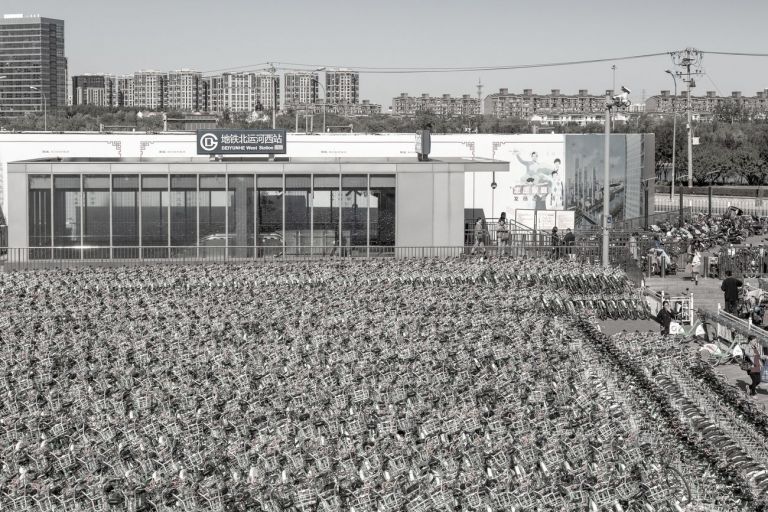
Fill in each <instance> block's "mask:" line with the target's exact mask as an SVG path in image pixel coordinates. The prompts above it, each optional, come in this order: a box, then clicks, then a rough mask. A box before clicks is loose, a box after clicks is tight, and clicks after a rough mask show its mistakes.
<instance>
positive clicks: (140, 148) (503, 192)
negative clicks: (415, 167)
mask: <svg viewBox="0 0 768 512" xmlns="http://www.w3.org/2000/svg"><path fill="white" fill-rule="evenodd" d="M414 142H415V136H414V135H413V134H408V133H406V134H381V135H371V134H317V135H305V134H291V133H289V134H288V156H291V157H326V158H332V157H368V158H371V157H382V158H383V157H413V158H414V160H415V159H416V155H415V152H414ZM515 149H517V150H518V151H520V153H521V154H523V155H525V154H526V153H527V154H528V155H530V152H531V150H536V151H537V152H538V153H539V155H540V159H541V160H542V161H546V162H549V161H550V160H552V157H554V156H555V155H562V153H563V151H564V136H563V135H552V134H541V135H501V134H488V135H485V134H483V135H476V134H457V135H433V136H432V153H431V156H433V157H435V158H439V157H463V158H492V159H497V160H506V161H510V162H513V163H512V167H511V169H512V171H513V173H512V174H511V175H509V176H508V177H504V176H498V175H497V176H496V177H495V179H496V182H497V183H499V187H498V188H497V189H496V190H495V191H493V190H492V189H491V181H492V180H493V176H491V175H490V174H487V173H482V174H480V173H478V174H477V175H475V174H474V173H467V174H466V175H465V186H464V206H465V207H467V208H484V209H485V211H486V215H489V216H493V217H497V216H498V215H499V213H500V212H501V211H502V210H501V208H503V207H504V206H505V205H506V204H507V203H508V202H509V201H508V197H506V196H508V194H509V190H508V189H509V184H507V181H510V183H511V181H513V180H514V176H513V175H516V174H515V173H519V165H520V164H519V163H517V160H516V158H515V156H514V153H513V151H514V150H515ZM56 156H60V157H62V158H74V157H81V158H82V157H91V158H139V157H146V158H174V157H177V158H178V157H195V156H197V154H196V145H195V134H194V133H160V134H146V133H137V132H124V133H112V134H106V133H87V132H73V133H65V134H54V133H0V164H2V182H1V183H0V205H2V207H3V209H4V210H5V209H6V208H5V205H6V193H5V191H6V184H7V183H8V181H7V179H8V174H7V167H6V165H5V164H6V162H12V161H17V160H30V159H35V158H50V157H56ZM560 158H561V159H562V156H560ZM565 172H567V171H566V170H565V169H561V171H560V173H561V179H562V181H563V182H565Z"/></svg>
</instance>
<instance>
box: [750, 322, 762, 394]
mask: <svg viewBox="0 0 768 512" xmlns="http://www.w3.org/2000/svg"><path fill="white" fill-rule="evenodd" d="M748 341H749V351H750V353H751V354H752V355H751V356H750V357H751V358H752V366H751V367H750V369H749V371H748V372H747V373H749V377H750V379H752V383H751V384H750V385H749V396H755V395H757V386H759V385H760V372H762V371H763V347H762V346H761V344H760V342H758V341H757V337H755V336H750V337H749V338H748Z"/></svg>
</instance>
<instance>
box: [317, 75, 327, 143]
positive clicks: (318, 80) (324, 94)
mask: <svg viewBox="0 0 768 512" xmlns="http://www.w3.org/2000/svg"><path fill="white" fill-rule="evenodd" d="M315 71H325V68H317V69H316V70H315ZM316 82H317V85H319V86H320V87H322V88H323V133H325V110H326V109H325V106H326V104H325V100H326V98H325V96H326V93H325V86H324V85H323V84H321V83H320V79H319V78H318V79H317V80H316Z"/></svg>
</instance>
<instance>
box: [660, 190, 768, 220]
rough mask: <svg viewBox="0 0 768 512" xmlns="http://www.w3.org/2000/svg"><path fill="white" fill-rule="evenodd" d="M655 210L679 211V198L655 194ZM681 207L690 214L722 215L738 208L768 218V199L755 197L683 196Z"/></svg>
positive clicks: (749, 213)
mask: <svg viewBox="0 0 768 512" xmlns="http://www.w3.org/2000/svg"><path fill="white" fill-rule="evenodd" d="M654 203H655V210H656V211H657V212H669V211H671V210H679V208H680V196H678V195H676V196H675V197H672V198H670V197H669V195H668V194H667V195H664V194H658V193H657V194H656V199H655V201H654ZM683 205H684V206H685V207H686V208H688V209H689V210H690V211H691V213H692V214H694V215H695V214H708V215H722V214H723V213H725V212H726V211H727V210H728V209H729V208H730V207H731V206H735V207H737V208H740V209H741V210H742V211H743V212H744V213H746V214H748V215H754V216H755V217H766V216H768V198H761V197H755V196H711V197H710V196H707V195H699V194H683Z"/></svg>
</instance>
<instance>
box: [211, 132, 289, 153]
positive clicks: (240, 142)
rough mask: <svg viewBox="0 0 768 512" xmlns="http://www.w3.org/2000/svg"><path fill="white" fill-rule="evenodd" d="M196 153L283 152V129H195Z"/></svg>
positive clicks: (284, 150)
mask: <svg viewBox="0 0 768 512" xmlns="http://www.w3.org/2000/svg"><path fill="white" fill-rule="evenodd" d="M196 139H197V154H198V155H277V154H280V155H282V154H285V152H286V144H285V130H221V129H217V130H197V137H196Z"/></svg>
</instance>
